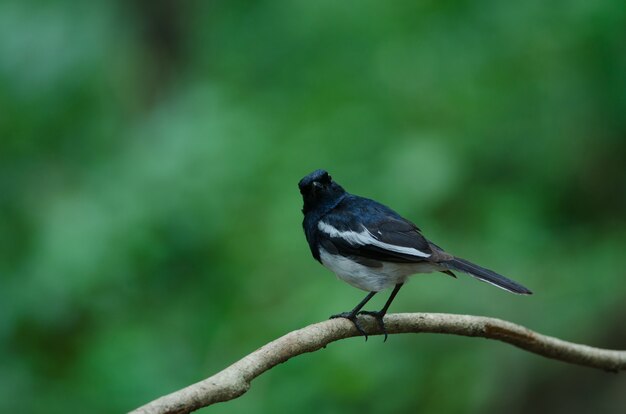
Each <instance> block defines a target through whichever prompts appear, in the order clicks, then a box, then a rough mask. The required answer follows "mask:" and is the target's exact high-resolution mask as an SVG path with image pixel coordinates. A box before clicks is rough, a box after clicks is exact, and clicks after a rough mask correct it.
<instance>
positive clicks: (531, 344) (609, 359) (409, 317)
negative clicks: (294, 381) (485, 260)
mask: <svg viewBox="0 0 626 414" xmlns="http://www.w3.org/2000/svg"><path fill="white" fill-rule="evenodd" d="M360 322H361V324H362V326H363V327H364V329H365V330H366V331H367V332H368V333H369V332H371V333H372V335H376V334H381V332H380V329H379V327H378V326H377V324H376V322H375V321H374V319H373V318H371V317H369V316H362V317H360ZM385 325H386V327H387V332H388V333H389V334H398V333H444V334H453V335H462V336H472V337H482V338H488V339H496V340H499V341H502V342H506V343H509V344H511V345H514V346H516V347H518V348H522V349H524V350H526V351H529V352H532V353H535V354H538V355H542V356H544V357H546V358H551V359H556V360H559V361H563V362H568V363H571V364H576V365H582V366H587V367H591V368H598V369H603V370H606V371H613V372H617V371H620V370H626V351H614V350H608V349H600V348H594V347H591V346H587V345H579V344H575V343H571V342H567V341H563V340H561V339H558V338H553V337H550V336H546V335H541V334H539V333H536V332H533V331H531V330H530V329H527V328H525V327H523V326H520V325H516V324H513V323H511V322H507V321H503V320H501V319H495V318H487V317H482V316H470V315H451V314H441V313H400V314H390V315H387V316H386V317H385ZM353 336H359V334H358V332H357V331H356V329H355V328H354V326H353V325H352V323H351V322H350V321H348V320H346V319H341V318H340V319H331V320H328V321H324V322H320V323H316V324H313V325H309V326H307V327H305V328H302V329H298V330H296V331H293V332H290V333H288V334H286V335H284V336H282V337H280V338H278V339H276V340H274V341H272V342H270V343H268V344H267V345H264V346H262V347H261V348H259V349H257V350H256V351H254V352H253V353H251V354H249V355H247V356H245V357H244V358H242V359H240V360H239V361H237V362H235V363H234V364H232V365H231V366H229V367H228V368H226V369H224V370H222V371H220V372H218V373H217V374H215V375H213V376H212V377H209V378H207V379H205V380H202V381H200V382H197V383H195V384H192V385H190V386H188V387H186V388H183V389H181V390H179V391H176V392H173V393H171V394H168V395H165V396H163V397H160V398H158V399H156V400H154V401H152V402H150V403H148V404H146V405H144V406H142V407H140V408H137V409H136V410H134V411H132V412H131V413H135V414H139V413H142V414H145V413H150V414H157V413H158V414H165V413H168V414H173V413H176V414H179V413H190V412H192V411H194V410H197V409H199V408H202V407H206V406H208V405H211V404H215V403H218V402H222V401H228V400H232V399H234V398H237V397H239V396H241V395H242V394H243V393H245V392H246V391H248V389H249V388H250V382H251V381H252V380H253V379H254V378H256V377H258V376H259V375H261V374H263V373H264V372H265V371H267V370H269V369H271V368H273V367H275V366H276V365H278V364H281V363H283V362H285V361H287V360H289V359H290V358H292V357H294V356H297V355H300V354H303V353H306V352H314V351H317V350H319V349H321V348H323V347H325V346H326V345H328V344H329V343H331V342H334V341H338V340H340V339H344V338H349V337H353Z"/></svg>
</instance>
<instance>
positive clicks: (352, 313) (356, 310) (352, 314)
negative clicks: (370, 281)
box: [330, 292, 378, 341]
mask: <svg viewBox="0 0 626 414" xmlns="http://www.w3.org/2000/svg"><path fill="white" fill-rule="evenodd" d="M376 293H378V292H370V293H368V294H367V296H366V297H365V298H364V299H363V300H362V301H361V302H359V304H358V305H356V306H355V307H354V309H352V310H351V311H350V312H341V313H338V314H336V315H332V316H331V317H330V319H335V318H346V319H348V320H349V321H351V322H352V323H353V324H354V327H355V328H356V330H357V331H359V333H360V334H361V335H363V336H364V337H365V340H366V341H367V334H366V333H365V331H364V330H363V328H362V327H361V325H360V324H359V321H358V320H357V318H356V315H357V314H358V313H359V311H360V310H361V308H363V306H365V304H366V303H367V302H369V300H370V299H371V298H373V297H374V295H375V294H376Z"/></svg>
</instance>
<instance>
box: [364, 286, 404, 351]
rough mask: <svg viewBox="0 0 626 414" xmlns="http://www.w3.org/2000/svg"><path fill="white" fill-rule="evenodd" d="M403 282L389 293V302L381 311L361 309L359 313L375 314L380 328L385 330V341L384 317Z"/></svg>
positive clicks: (385, 332)
mask: <svg viewBox="0 0 626 414" xmlns="http://www.w3.org/2000/svg"><path fill="white" fill-rule="evenodd" d="M402 285H403V283H398V284H397V285H396V286H395V287H394V288H393V292H391V295H389V299H387V303H385V306H383V308H382V309H381V310H379V311H375V312H372V311H360V312H358V313H357V314H358V315H370V316H373V317H374V318H375V319H376V321H378V325H379V326H380V329H381V330H382V331H383V333H384V334H385V340H384V341H383V342H386V341H387V329H385V322H383V317H384V316H385V314H386V313H387V309H389V305H391V302H393V300H394V299H395V297H396V295H397V294H398V292H399V291H400V288H401V287H402Z"/></svg>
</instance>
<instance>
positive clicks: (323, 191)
mask: <svg viewBox="0 0 626 414" xmlns="http://www.w3.org/2000/svg"><path fill="white" fill-rule="evenodd" d="M298 187H299V188H300V194H302V200H303V201H304V207H303V208H302V212H303V213H304V214H306V213H308V212H309V211H315V210H318V211H319V212H320V214H323V213H324V212H325V211H326V210H330V209H331V208H333V207H335V206H336V205H337V203H339V201H340V200H341V199H342V198H343V196H344V195H345V194H346V192H345V190H344V189H343V188H341V186H340V185H339V184H337V183H336V182H334V181H333V179H332V177H331V176H330V175H328V173H327V172H326V171H324V170H315V171H313V172H312V173H311V174H309V175H307V176H306V177H304V178H303V179H301V180H300V182H299V183H298Z"/></svg>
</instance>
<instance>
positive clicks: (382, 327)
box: [357, 311, 387, 342]
mask: <svg viewBox="0 0 626 414" xmlns="http://www.w3.org/2000/svg"><path fill="white" fill-rule="evenodd" d="M357 315H369V316H372V317H374V319H376V322H378V326H380V330H381V331H382V332H383V334H385V339H384V340H383V342H387V328H385V322H384V321H383V317H384V316H385V312H381V311H361V312H359V313H357Z"/></svg>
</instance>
